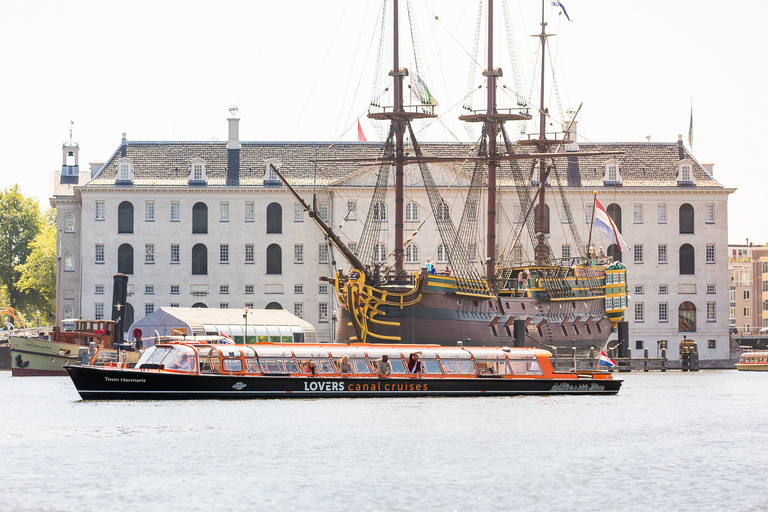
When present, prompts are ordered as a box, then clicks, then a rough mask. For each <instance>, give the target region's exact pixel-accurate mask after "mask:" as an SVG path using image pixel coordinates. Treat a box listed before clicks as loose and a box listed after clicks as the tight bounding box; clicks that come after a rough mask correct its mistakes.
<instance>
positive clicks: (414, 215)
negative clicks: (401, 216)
mask: <svg viewBox="0 0 768 512" xmlns="http://www.w3.org/2000/svg"><path fill="white" fill-rule="evenodd" d="M418 221H419V205H417V204H416V203H408V204H406V205H405V222H418Z"/></svg>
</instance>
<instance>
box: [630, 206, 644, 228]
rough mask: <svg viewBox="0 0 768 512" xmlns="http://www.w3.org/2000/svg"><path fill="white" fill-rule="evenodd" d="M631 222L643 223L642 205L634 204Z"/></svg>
mask: <svg viewBox="0 0 768 512" xmlns="http://www.w3.org/2000/svg"><path fill="white" fill-rule="evenodd" d="M632 213H633V220H634V223H635V224H642V223H643V205H642V203H635V204H634V208H633V210H632Z"/></svg>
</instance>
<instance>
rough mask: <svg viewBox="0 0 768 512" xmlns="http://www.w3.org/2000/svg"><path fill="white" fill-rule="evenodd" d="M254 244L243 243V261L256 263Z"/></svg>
mask: <svg viewBox="0 0 768 512" xmlns="http://www.w3.org/2000/svg"><path fill="white" fill-rule="evenodd" d="M255 258H256V246H255V245H254V244H245V262H246V263H256V259H255Z"/></svg>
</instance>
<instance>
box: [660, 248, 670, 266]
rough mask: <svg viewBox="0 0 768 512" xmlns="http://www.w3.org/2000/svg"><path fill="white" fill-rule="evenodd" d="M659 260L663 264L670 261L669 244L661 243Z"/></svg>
mask: <svg viewBox="0 0 768 512" xmlns="http://www.w3.org/2000/svg"><path fill="white" fill-rule="evenodd" d="M658 262H659V264H662V265H663V264H666V263H668V262H669V251H668V250H667V244H659V249H658Z"/></svg>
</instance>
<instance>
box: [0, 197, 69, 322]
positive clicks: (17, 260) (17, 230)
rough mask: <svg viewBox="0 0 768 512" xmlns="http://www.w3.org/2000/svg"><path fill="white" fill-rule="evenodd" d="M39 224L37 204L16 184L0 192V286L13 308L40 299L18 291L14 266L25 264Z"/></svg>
mask: <svg viewBox="0 0 768 512" xmlns="http://www.w3.org/2000/svg"><path fill="white" fill-rule="evenodd" d="M41 223H42V219H41V215H40V207H39V206H38V203H37V201H36V200H35V199H33V198H31V197H25V196H23V195H22V194H21V191H20V190H19V186H18V185H11V186H10V187H8V188H7V189H5V190H3V191H2V192H0V287H5V289H6V293H7V294H8V304H7V305H8V306H12V307H13V308H15V309H20V308H23V307H26V306H28V305H31V304H30V303H31V302H35V301H36V298H39V297H37V296H36V295H37V294H36V293H30V292H29V291H27V292H24V291H22V290H19V289H18V287H17V283H18V281H19V279H20V278H21V271H19V270H17V267H18V266H20V265H24V263H26V261H27V257H29V254H30V253H31V252H32V245H31V243H32V241H33V240H34V239H35V236H36V235H37V233H38V231H39V230H40V225H41ZM54 232H55V230H54Z"/></svg>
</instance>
